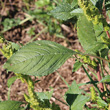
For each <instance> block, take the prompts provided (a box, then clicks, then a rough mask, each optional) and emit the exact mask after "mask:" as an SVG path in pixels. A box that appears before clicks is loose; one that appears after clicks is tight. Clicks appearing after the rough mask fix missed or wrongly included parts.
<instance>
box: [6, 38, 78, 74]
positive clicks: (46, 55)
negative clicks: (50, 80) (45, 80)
mask: <svg viewBox="0 0 110 110" xmlns="http://www.w3.org/2000/svg"><path fill="white" fill-rule="evenodd" d="M73 54H76V52H74V51H72V50H70V49H67V48H65V47H63V46H61V45H60V44H57V43H55V42H51V41H44V40H42V41H35V42H33V43H29V44H27V45H26V46H24V47H22V49H20V50H19V51H18V52H16V53H15V54H13V55H12V57H11V58H10V59H9V60H8V61H7V62H6V63H5V64H4V68H6V69H8V70H9V71H13V72H15V73H22V74H27V75H35V76H44V75H48V74H50V73H52V72H54V71H55V70H56V69H58V68H59V67H60V66H61V65H62V64H63V63H64V62H65V61H66V60H67V59H68V58H70V57H71V56H72V55H73Z"/></svg>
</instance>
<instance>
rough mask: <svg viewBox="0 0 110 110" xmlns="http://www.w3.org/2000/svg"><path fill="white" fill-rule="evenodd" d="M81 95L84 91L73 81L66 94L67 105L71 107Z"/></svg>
mask: <svg viewBox="0 0 110 110" xmlns="http://www.w3.org/2000/svg"><path fill="white" fill-rule="evenodd" d="M81 93H82V90H80V89H79V86H78V85H77V84H76V81H73V83H72V84H71V86H70V87H69V88H68V90H67V92H66V93H65V98H66V101H67V103H68V104H69V105H70V106H71V105H72V104H73V102H74V101H75V99H76V97H77V96H78V95H79V94H81Z"/></svg>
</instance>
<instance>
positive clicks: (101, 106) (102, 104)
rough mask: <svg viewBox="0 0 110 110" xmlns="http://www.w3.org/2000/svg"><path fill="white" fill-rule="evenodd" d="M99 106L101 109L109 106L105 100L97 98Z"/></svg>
mask: <svg viewBox="0 0 110 110" xmlns="http://www.w3.org/2000/svg"><path fill="white" fill-rule="evenodd" d="M97 104H98V106H99V107H100V108H104V107H107V106H108V104H107V103H106V102H105V101H104V100H102V99H101V98H100V97H97Z"/></svg>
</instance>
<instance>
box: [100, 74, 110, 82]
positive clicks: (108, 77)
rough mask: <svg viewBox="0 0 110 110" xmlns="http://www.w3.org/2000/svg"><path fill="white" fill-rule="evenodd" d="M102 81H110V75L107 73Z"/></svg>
mask: <svg viewBox="0 0 110 110" xmlns="http://www.w3.org/2000/svg"><path fill="white" fill-rule="evenodd" d="M100 82H110V75H106V76H105V77H104V78H102V79H101V81H100Z"/></svg>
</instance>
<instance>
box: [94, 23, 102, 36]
mask: <svg viewBox="0 0 110 110" xmlns="http://www.w3.org/2000/svg"><path fill="white" fill-rule="evenodd" d="M94 30H95V35H96V36H97V37H98V36H99V35H100V34H101V33H102V32H103V24H98V25H94Z"/></svg>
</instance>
